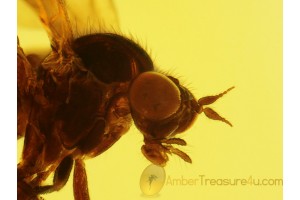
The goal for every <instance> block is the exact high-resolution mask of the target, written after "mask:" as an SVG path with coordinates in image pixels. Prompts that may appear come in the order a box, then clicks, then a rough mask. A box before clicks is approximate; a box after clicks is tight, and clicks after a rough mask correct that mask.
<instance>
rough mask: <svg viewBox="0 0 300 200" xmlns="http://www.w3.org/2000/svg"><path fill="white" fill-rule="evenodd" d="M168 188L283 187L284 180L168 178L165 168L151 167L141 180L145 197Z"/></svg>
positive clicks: (146, 170)
mask: <svg viewBox="0 0 300 200" xmlns="http://www.w3.org/2000/svg"><path fill="white" fill-rule="evenodd" d="M168 186H283V179H282V178H258V177H255V176H253V175H249V176H247V177H245V178H212V177H209V176H206V175H204V174H201V175H197V176H196V177H192V178H190V177H185V176H184V175H181V176H176V177H175V176H172V175H168V176H166V173H165V170H164V168H163V167H160V166H156V165H153V164H151V165H149V166H148V167H146V168H145V169H144V171H143V173H142V175H141V178H140V188H141V191H142V192H143V194H144V195H147V196H154V195H157V194H158V193H159V192H160V191H161V190H162V188H163V187H168Z"/></svg>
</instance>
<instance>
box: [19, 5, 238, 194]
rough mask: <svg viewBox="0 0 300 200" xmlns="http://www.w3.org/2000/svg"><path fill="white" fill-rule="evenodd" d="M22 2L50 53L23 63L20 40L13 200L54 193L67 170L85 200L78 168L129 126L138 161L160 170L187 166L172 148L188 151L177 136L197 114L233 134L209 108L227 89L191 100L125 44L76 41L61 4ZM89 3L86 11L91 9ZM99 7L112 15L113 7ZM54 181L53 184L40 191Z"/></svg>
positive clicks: (93, 37) (121, 40)
mask: <svg viewBox="0 0 300 200" xmlns="http://www.w3.org/2000/svg"><path fill="white" fill-rule="evenodd" d="M26 2H27V3H28V4H29V5H30V6H31V8H32V9H33V10H35V12H36V13H37V15H38V16H39V19H40V21H41V23H42V24H43V27H44V29H45V31H46V32H47V34H48V37H49V39H50V45H51V51H50V52H49V53H48V55H47V56H46V57H45V58H43V59H37V58H38V57H37V56H35V55H25V53H24V51H23V49H22V48H21V45H20V44H21V43H22V41H21V40H20V41H19V40H18V46H17V58H18V62H17V63H18V65H17V69H18V73H17V85H18V87H17V92H18V93H17V94H18V99H17V102H18V105H17V106H18V107H17V108H18V138H21V137H24V147H23V151H22V158H21V161H20V163H19V164H18V167H17V173H18V199H22V200H23V199H24V200H25V199H39V198H40V195H41V194H44V193H49V192H53V191H59V190H60V189H61V188H62V187H64V185H65V184H66V182H67V181H68V178H69V175H70V172H71V170H72V169H73V168H74V174H73V176H74V177H73V194H74V199H76V200H81V199H83V200H87V199H89V193H88V186H87V175H86V171H85V164H84V160H85V159H87V158H93V157H96V156H98V155H100V154H102V153H103V152H105V151H106V150H108V149H109V148H111V147H112V146H113V145H114V143H116V142H117V141H118V140H119V139H120V138H121V137H122V135H124V134H125V133H126V132H127V131H128V130H129V128H130V126H131V124H132V122H133V123H134V125H135V126H136V127H137V128H138V129H139V131H140V132H141V133H142V134H143V136H144V145H143V146H142V147H141V151H142V153H143V155H144V156H145V157H146V158H147V159H148V160H149V161H150V162H152V163H153V164H155V165H160V166H165V165H166V163H167V161H168V155H169V154H175V155H177V156H179V157H180V158H182V159H183V160H184V161H186V162H189V163H191V162H192V160H191V158H190V157H189V156H188V155H187V154H186V153H184V152H183V151H181V150H179V149H178V148H176V147H175V145H179V146H180V145H181V146H184V145H186V142H185V141H184V140H183V139H180V138H178V137H176V136H177V134H180V133H182V132H184V131H186V130H187V129H188V128H189V127H190V126H191V125H192V124H193V122H194V121H195V119H196V117H197V116H198V115H199V114H201V113H204V114H205V115H206V116H207V117H208V118H210V119H213V120H219V121H222V122H225V123H227V124H228V125H230V126H231V123H230V122H229V121H227V120H226V119H225V118H223V117H221V116H220V115H219V114H218V113H217V112H215V111H214V110H213V109H211V108H209V107H207V106H208V105H210V104H212V103H214V102H215V101H216V100H217V99H219V98H221V97H222V96H223V95H224V94H226V93H227V92H228V91H230V90H231V89H232V88H233V87H232V88H229V89H228V90H226V91H224V92H222V93H220V94H218V95H214V96H206V97H203V98H200V99H196V98H195V97H194V96H193V94H192V93H191V92H190V91H189V90H188V89H187V88H186V87H184V86H183V85H182V84H181V83H180V81H179V80H178V79H176V78H175V77H173V76H170V75H166V74H163V73H160V72H158V71H157V70H156V67H155V66H154V64H153V62H152V60H151V58H150V56H149V55H148V54H147V52H146V51H145V50H144V49H143V48H141V47H140V46H139V45H138V44H136V43H135V42H133V41H132V40H131V39H128V38H126V37H125V36H122V35H120V34H117V33H115V32H113V31H112V32H98V33H90V34H86V35H83V36H79V37H77V36H76V34H75V33H74V32H75V29H76V28H74V26H73V25H71V22H70V21H71V20H70V18H69V17H70V16H72V12H71V11H68V10H67V7H66V4H65V2H64V1H63V0H27V1H26ZM87 2H89V3H90V6H91V8H92V7H93V5H94V4H93V2H94V1H87ZM100 2H102V3H103V5H104V3H106V5H108V7H105V9H111V10H114V9H113V4H112V2H111V1H108V0H102V1H100ZM79 4H80V3H79ZM105 9H104V10H103V12H105ZM92 10H93V9H91V12H92ZM100 16H101V13H100ZM74 19H75V21H76V20H77V19H76V17H74ZM114 19H116V17H115V18H114ZM100 21H101V20H100ZM78 23H79V20H78ZM52 174H54V176H53V183H52V184H50V185H45V184H44V182H45V180H46V179H47V178H48V177H49V176H50V175H52Z"/></svg>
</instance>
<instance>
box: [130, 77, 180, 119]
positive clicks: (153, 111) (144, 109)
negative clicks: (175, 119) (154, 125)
mask: <svg viewBox="0 0 300 200" xmlns="http://www.w3.org/2000/svg"><path fill="white" fill-rule="evenodd" d="M129 101H130V104H131V109H133V110H134V111H135V112H137V113H138V114H140V115H142V116H143V117H145V118H147V119H150V120H155V121H158V120H162V119H165V118H168V117H170V116H171V115H172V114H174V113H175V112H176V111H177V110H178V109H179V107H180V91H179V89H178V87H177V86H176V85H175V83H174V82H173V81H171V80H170V79H169V78H168V77H167V76H165V75H163V74H160V73H157V72H144V73H142V74H140V75H139V76H138V77H137V78H136V79H135V80H134V81H133V83H132V84H131V87H130V91H129Z"/></svg>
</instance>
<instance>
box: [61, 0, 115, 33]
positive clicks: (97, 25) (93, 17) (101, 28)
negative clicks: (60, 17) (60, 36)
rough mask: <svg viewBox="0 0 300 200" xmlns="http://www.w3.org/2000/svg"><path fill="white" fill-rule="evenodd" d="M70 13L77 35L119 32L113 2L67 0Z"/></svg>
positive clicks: (105, 0) (102, 0) (110, 0)
mask: <svg viewBox="0 0 300 200" xmlns="http://www.w3.org/2000/svg"><path fill="white" fill-rule="evenodd" d="M66 2H67V7H68V13H69V16H70V19H71V24H72V27H73V30H74V32H75V33H77V35H79V36H81V35H86V34H91V33H97V32H118V31H119V29H120V28H119V20H118V15H117V11H116V7H115V5H114V3H113V1H112V0H85V1H78V0H67V1H66Z"/></svg>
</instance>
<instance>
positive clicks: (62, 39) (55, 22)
mask: <svg viewBox="0 0 300 200" xmlns="http://www.w3.org/2000/svg"><path fill="white" fill-rule="evenodd" d="M26 1H27V3H29V4H30V5H31V7H32V8H33V9H34V10H35V11H36V12H37V13H38V15H39V17H40V21H41V22H42V24H43V25H44V28H45V30H46V31H47V34H48V37H49V38H50V41H51V47H52V49H53V50H54V51H56V52H58V53H59V54H61V55H62V54H68V52H69V51H70V50H71V43H72V41H73V32H72V28H71V24H70V20H69V17H68V14H67V11H66V8H65V2H64V1H63V0H26Z"/></svg>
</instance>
